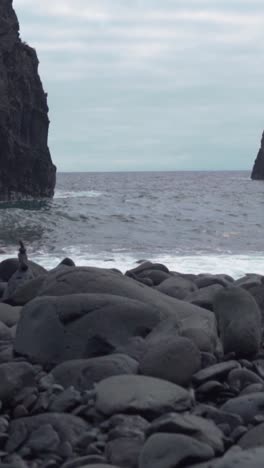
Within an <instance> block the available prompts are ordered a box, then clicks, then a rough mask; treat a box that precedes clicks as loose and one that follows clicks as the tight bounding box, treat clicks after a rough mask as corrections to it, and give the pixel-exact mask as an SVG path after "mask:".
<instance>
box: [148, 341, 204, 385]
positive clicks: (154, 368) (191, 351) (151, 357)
mask: <svg viewBox="0 0 264 468" xmlns="http://www.w3.org/2000/svg"><path fill="white" fill-rule="evenodd" d="M200 368H201V353H200V351H199V349H198V348H197V346H196V345H195V343H194V342H193V341H191V340H190V339H188V338H184V337H181V336H175V337H170V338H169V339H167V338H163V339H161V340H159V341H157V342H156V343H155V344H154V345H152V346H149V347H148V349H147V352H146V353H145V355H144V356H143V357H142V359H141V361H140V368H139V369H140V373H141V374H143V375H149V376H152V377H157V378H160V379H164V380H169V381H170V382H173V383H176V384H178V385H182V386H184V387H185V386H188V385H189V384H190V383H191V380H192V376H193V374H195V373H196V372H198V371H199V370H200Z"/></svg>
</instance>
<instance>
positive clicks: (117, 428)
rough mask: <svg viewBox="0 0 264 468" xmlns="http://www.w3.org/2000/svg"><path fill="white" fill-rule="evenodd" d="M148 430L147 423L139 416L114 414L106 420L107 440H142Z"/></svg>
mask: <svg viewBox="0 0 264 468" xmlns="http://www.w3.org/2000/svg"><path fill="white" fill-rule="evenodd" d="M148 428H149V423H148V421H147V420H146V419H144V418H142V417H141V416H139V415H126V414H116V415H114V416H112V417H111V418H110V419H109V420H108V430H109V431H108V440H113V439H116V438H117V439H119V438H121V437H130V438H131V437H136V438H140V439H142V440H144V439H145V433H146V431H147V429H148Z"/></svg>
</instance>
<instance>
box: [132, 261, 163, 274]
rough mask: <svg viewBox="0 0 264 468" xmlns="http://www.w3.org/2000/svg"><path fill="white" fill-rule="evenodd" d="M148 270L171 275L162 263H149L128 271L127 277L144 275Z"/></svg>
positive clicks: (146, 262) (145, 262)
mask: <svg viewBox="0 0 264 468" xmlns="http://www.w3.org/2000/svg"><path fill="white" fill-rule="evenodd" d="M146 270H157V271H163V272H164V273H170V272H169V270H168V268H167V267H166V266H165V265H162V264H161V263H152V262H149V261H143V262H141V263H140V264H139V265H138V266H137V267H136V268H132V269H131V270H128V271H126V276H131V274H132V275H139V274H142V273H143V272H144V271H146Z"/></svg>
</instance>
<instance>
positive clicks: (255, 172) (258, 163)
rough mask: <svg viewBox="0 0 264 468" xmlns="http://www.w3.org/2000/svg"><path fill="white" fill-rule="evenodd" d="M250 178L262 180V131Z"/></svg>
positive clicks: (263, 159)
mask: <svg viewBox="0 0 264 468" xmlns="http://www.w3.org/2000/svg"><path fill="white" fill-rule="evenodd" d="M251 179H253V180H264V132H263V134H262V138H261V145H260V149H259V152H258V155H257V157H256V160H255V163H254V166H253V169H252V173H251Z"/></svg>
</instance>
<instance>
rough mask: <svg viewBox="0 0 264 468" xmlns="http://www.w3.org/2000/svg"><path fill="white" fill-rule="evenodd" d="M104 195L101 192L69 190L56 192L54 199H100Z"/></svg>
mask: <svg viewBox="0 0 264 468" xmlns="http://www.w3.org/2000/svg"><path fill="white" fill-rule="evenodd" d="M101 195H102V193H101V192H97V191H96V190H80V191H68V190H56V192H55V195H54V198H55V199H61V198H86V197H87V198H95V197H100V196H101Z"/></svg>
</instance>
